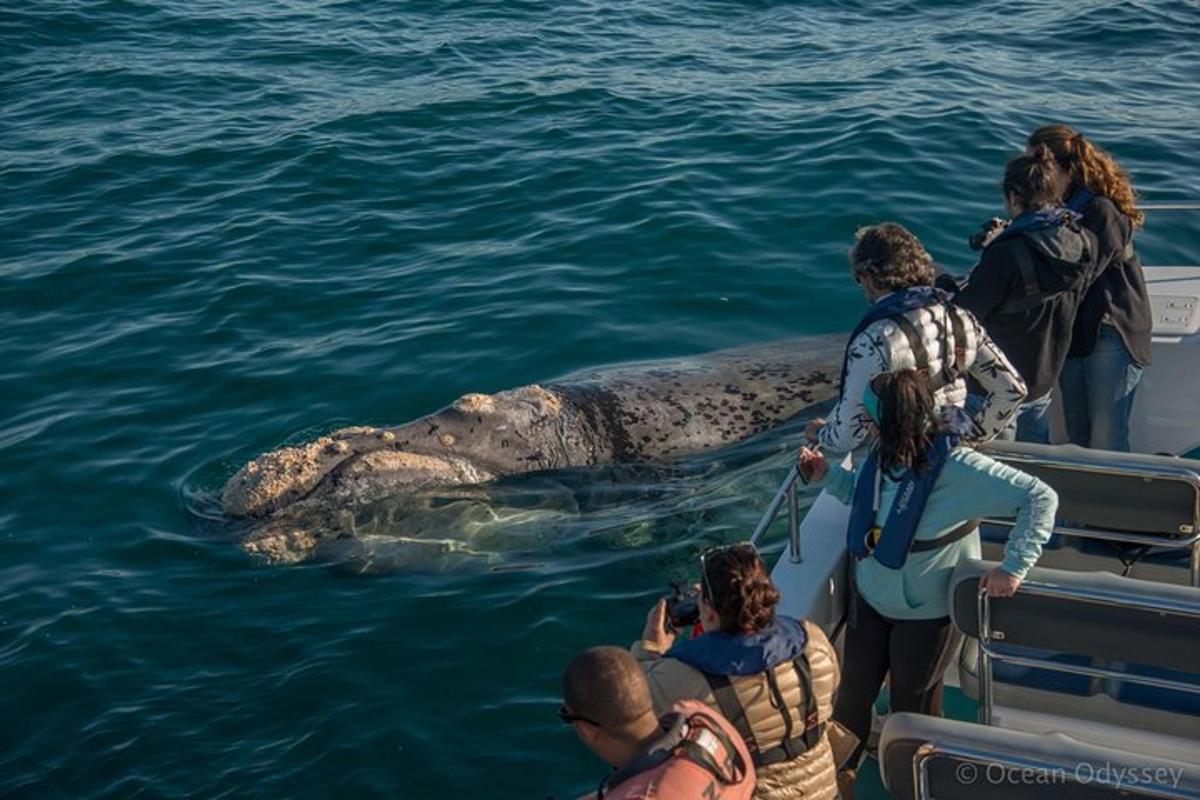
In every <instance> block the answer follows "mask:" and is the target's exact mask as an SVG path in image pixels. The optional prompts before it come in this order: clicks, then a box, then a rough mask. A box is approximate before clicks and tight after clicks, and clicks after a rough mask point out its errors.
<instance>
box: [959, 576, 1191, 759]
mask: <svg viewBox="0 0 1200 800" xmlns="http://www.w3.org/2000/svg"><path fill="white" fill-rule="evenodd" d="M993 566H995V565H994V564H992V563H989V562H984V561H976V560H967V561H964V562H962V563H960V564H959V566H958V567H957V568H956V570H955V573H954V577H953V578H952V580H951V586H950V607H951V616H952V619H953V622H954V625H955V626H956V627H957V628H958V629H959V630H961V631H962V632H963V633H964V634H965V635H966V636H968V637H970V638H971V639H973V640H977V639H978V638H979V635H980V629H981V620H980V609H979V600H978V595H979V578H980V576H981V575H982V574H983V573H984V572H986V571H987V570H988V569H990V568H991V567H993ZM1026 581H1027V584H1028V590H1027V591H1018V592H1017V594H1016V595H1015V596H1014V597H1011V598H1004V599H997V600H991V601H989V606H990V614H991V630H992V642H991V647H992V649H993V651H995V652H997V653H998V654H1000V655H1001V656H1002V657H1003V656H1004V655H1014V656H1024V657H1030V658H1035V659H1037V660H1038V661H1039V662H1041V663H1044V664H1046V665H1047V666H1049V665H1062V666H1075V667H1100V668H1104V669H1108V670H1112V671H1114V672H1116V673H1119V674H1120V675H1122V676H1123V675H1128V676H1129V680H1123V679H1121V678H1109V677H1095V676H1088V675H1081V674H1072V673H1068V672H1059V671H1055V670H1052V669H1045V668H1039V667H1037V666H1030V665H1025V664H1012V663H1006V662H1005V661H1004V660H1003V658H1002V657H1001V658H1000V659H996V660H994V661H993V670H992V679H993V684H994V686H995V695H996V698H997V699H998V701H999V702H1000V703H1001V704H1002V705H1013V706H1017V707H1019V706H1026V707H1029V708H1033V709H1042V710H1049V711H1067V710H1072V711H1074V712H1075V713H1077V714H1080V715H1085V716H1086V715H1087V713H1088V712H1087V707H1088V701H1089V699H1091V698H1098V699H1102V700H1103V702H1099V703H1096V704H1095V706H1096V708H1097V709H1098V710H1099V711H1102V712H1104V713H1105V714H1107V715H1108V716H1110V717H1114V718H1115V719H1114V721H1115V720H1119V719H1120V717H1121V714H1122V707H1124V708H1125V709H1126V710H1127V711H1128V710H1131V707H1133V708H1139V707H1140V708H1148V709H1154V710H1155V711H1156V712H1161V714H1162V715H1170V718H1167V717H1166V716H1160V717H1159V721H1158V722H1157V723H1156V724H1158V725H1159V726H1160V727H1163V728H1169V729H1171V730H1173V731H1178V732H1183V733H1185V735H1189V738H1200V693H1193V692H1188V691H1185V690H1182V689H1175V688H1170V687H1161V686H1157V687H1156V686H1147V685H1144V684H1141V683H1138V682H1137V679H1138V678H1139V677H1140V678H1145V677H1149V678H1165V679H1169V680H1175V681H1179V682H1182V683H1187V684H1195V685H1197V686H1200V613H1196V614H1193V615H1191V616H1188V615H1184V614H1179V613H1168V612H1166V611H1164V610H1162V609H1170V608H1181V607H1182V608H1191V609H1194V610H1195V611H1196V612H1200V589H1197V588H1194V587H1190V586H1175V585H1171V584H1164V583H1159V582H1156V581H1143V580H1137V579H1134V578H1123V577H1120V576H1117V575H1111V574H1108V573H1105V572H1070V571H1065V570H1055V569H1047V568H1041V567H1035V568H1034V569H1032V570H1030V571H1029V574H1028V575H1027V576H1026ZM1039 586H1049V587H1052V588H1053V589H1054V590H1055V591H1056V592H1057V593H1058V594H1064V593H1065V594H1067V595H1070V596H1047V595H1044V594H1038V593H1037V592H1038V590H1039V589H1038V587H1039ZM1156 609H1157V610H1156ZM972 644H973V645H975V643H972ZM976 651H977V645H975V646H970V647H967V648H964V657H963V661H962V662H961V664H960V667H961V668H960V679H961V684H962V688H963V691H964V692H965V693H966V694H967V695H968V696H971V697H973V698H975V699H979V695H980V692H979V686H978V677H977V674H978V672H977V666H976V664H975V663H974V655H975V653H976ZM1022 690H1025V691H1024V696H1025V699H1026V702H1022ZM1056 701H1057V702H1056ZM1048 704H1049V705H1050V706H1057V708H1054V707H1051V708H1047V707H1046V706H1047V705H1048Z"/></svg>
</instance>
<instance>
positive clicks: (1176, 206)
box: [1137, 203, 1200, 211]
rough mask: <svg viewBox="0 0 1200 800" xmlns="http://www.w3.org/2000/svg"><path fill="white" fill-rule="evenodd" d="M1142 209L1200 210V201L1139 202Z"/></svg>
mask: <svg viewBox="0 0 1200 800" xmlns="http://www.w3.org/2000/svg"><path fill="white" fill-rule="evenodd" d="M1137 207H1138V208H1139V209H1141V210H1142V211H1200V203H1138V206H1137Z"/></svg>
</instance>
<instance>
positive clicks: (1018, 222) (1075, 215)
mask: <svg viewBox="0 0 1200 800" xmlns="http://www.w3.org/2000/svg"><path fill="white" fill-rule="evenodd" d="M1082 191H1085V192H1086V191H1087V190H1086V189H1083V190H1082ZM1076 194H1077V195H1078V192H1077V193H1076ZM1093 197H1094V195H1093ZM1075 199H1076V198H1075V197H1072V198H1071V200H1072V202H1074V201H1075ZM1090 199H1091V197H1089V198H1088V200H1090ZM1086 203H1087V201H1086V200H1085V201H1084V204H1085V205H1086ZM1079 219H1080V215H1079V212H1078V211H1075V210H1074V209H1073V208H1063V207H1062V206H1053V207H1050V208H1043V209H1039V210H1037V211H1026V212H1025V213H1024V214H1022V215H1021V216H1019V217H1017V218H1016V219H1014V220H1013V221H1012V222H1010V223H1008V227H1007V228H1005V229H1004V230H1003V231H1001V232H1000V233H999V235H997V236H996V238H995V239H992V241H991V244H989V245H988V247H991V246H992V245H993V244H995V243H996V242H1002V241H1004V240H1005V239H1011V238H1012V237H1014V236H1020V235H1021V234H1024V233H1028V232H1030V231H1040V230H1045V229H1046V228H1057V227H1058V226H1059V225H1066V224H1067V223H1069V222H1078V221H1079Z"/></svg>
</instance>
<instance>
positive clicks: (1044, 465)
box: [983, 444, 1200, 586]
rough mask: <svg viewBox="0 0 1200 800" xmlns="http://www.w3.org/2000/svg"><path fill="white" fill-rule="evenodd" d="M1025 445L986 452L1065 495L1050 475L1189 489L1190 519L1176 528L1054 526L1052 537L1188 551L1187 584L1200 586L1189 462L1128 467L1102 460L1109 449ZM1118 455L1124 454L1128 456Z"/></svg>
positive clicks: (1196, 506)
mask: <svg viewBox="0 0 1200 800" xmlns="http://www.w3.org/2000/svg"><path fill="white" fill-rule="evenodd" d="M1023 446H1024V447H1025V449H1026V450H1027V451H1028V452H1013V451H1011V449H1002V450H1001V451H997V450H996V448H995V447H993V448H992V449H991V451H990V452H989V451H988V450H986V449H985V451H984V452H987V453H988V454H989V455H991V456H992V457H993V458H998V459H999V460H1001V461H1003V462H1005V463H1007V464H1009V465H1011V466H1014V467H1016V468H1017V469H1020V470H1023V471H1025V472H1030V473H1032V474H1034V475H1035V476H1037V477H1039V478H1041V479H1042V480H1044V481H1046V482H1047V483H1049V484H1050V485H1051V486H1052V487H1053V488H1054V489H1056V490H1057V491H1059V492H1060V494H1061V492H1063V491H1069V490H1070V487H1069V486H1064V485H1063V484H1061V483H1059V482H1058V481H1056V480H1054V479H1053V478H1052V477H1051V475H1053V474H1060V475H1065V474H1070V473H1074V474H1077V475H1097V476H1099V475H1104V476H1109V477H1119V478H1128V479H1131V480H1132V481H1134V482H1136V483H1137V484H1138V485H1144V484H1150V483H1152V482H1153V481H1170V482H1175V483H1178V484H1182V485H1183V486H1186V487H1189V489H1190V500H1189V504H1190V508H1189V509H1188V513H1187V517H1186V518H1185V517H1184V516H1182V514H1183V512H1182V511H1181V512H1180V517H1179V518H1178V519H1176V520H1175V522H1176V523H1178V525H1177V528H1176V530H1161V531H1158V532H1148V531H1145V530H1143V531H1141V532H1133V531H1123V530H1119V529H1110V528H1106V527H1101V526H1095V527H1093V526H1088V527H1079V526H1076V525H1063V524H1059V525H1055V527H1054V533H1057V534H1059V535H1061V536H1068V537H1071V538H1077V539H1091V540H1095V541H1106V542H1117V543H1121V544H1130V545H1141V546H1144V547H1151V548H1161V549H1165V550H1185V551H1188V553H1189V559H1188V577H1189V582H1190V583H1191V585H1192V586H1200V473H1197V471H1196V470H1195V469H1193V468H1191V467H1189V466H1187V464H1186V462H1170V463H1166V462H1164V463H1162V464H1152V463H1136V462H1135V463H1131V464H1126V465H1122V464H1116V463H1104V462H1102V461H1101V460H1100V459H1101V458H1102V457H1103V454H1104V452H1105V451H1099V450H1091V449H1086V448H1078V449H1070V450H1069V449H1066V448H1063V447H1057V446H1046V447H1032V446H1030V445H1028V444H1025V445H1023ZM999 447H1001V448H1004V445H999ZM1010 447H1011V446H1010ZM1034 450H1036V452H1034ZM1114 455H1120V456H1123V455H1124V454H1114ZM1155 499H1156V500H1157V499H1158V498H1155ZM1184 520H1186V521H1184ZM983 521H984V522H985V523H987V524H989V525H999V526H1004V527H1012V525H1013V524H1014V520H1012V519H995V518H988V519H985V520H983Z"/></svg>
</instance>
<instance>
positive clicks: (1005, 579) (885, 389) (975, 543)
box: [800, 370, 1058, 742]
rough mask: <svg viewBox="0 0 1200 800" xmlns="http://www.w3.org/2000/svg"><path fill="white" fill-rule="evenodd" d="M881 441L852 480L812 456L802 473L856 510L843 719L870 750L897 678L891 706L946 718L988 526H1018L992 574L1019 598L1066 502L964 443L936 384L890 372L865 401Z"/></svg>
mask: <svg viewBox="0 0 1200 800" xmlns="http://www.w3.org/2000/svg"><path fill="white" fill-rule="evenodd" d="M863 402H864V405H865V407H866V409H867V413H868V414H869V415H870V416H871V418H872V419H873V420H875V423H876V426H877V427H878V432H879V436H878V438H877V443H876V445H875V447H874V449H873V450H872V452H871V454H870V455H869V456H868V457H867V459H866V460H865V461H864V462H863V463H862V464H861V465H859V467H858V468H857V469H856V470H855V471H853V472H852V471H850V470H847V469H844V468H841V467H838V468H834V469H830V468H829V466H828V464H827V462H826V461H825V458H824V456H822V455H821V454H820V453H819V452H815V451H812V450H809V449H807V448H805V449H804V450H802V451H801V454H800V470H801V475H802V476H803V477H804V478H805V479H806V480H810V481H820V482H821V483H822V485H823V486H824V488H825V489H826V490H828V491H829V492H830V493H831V494H833V495H834V496H835V497H837V498H838V499H839V500H841V501H842V502H844V503H849V504H850V505H851V520H850V529H849V531H848V535H847V547H848V549H849V550H850V553H851V557H852V562H853V563H852V570H853V578H854V583H855V585H856V587H857V591H856V592H854V595H855V596H854V599H853V600H852V602H853V603H854V606H853V607H852V609H851V613H850V624H849V626H848V629H847V636H846V652H845V656H844V658H843V677H842V686H841V691H840V692H839V693H838V701H837V707H836V709H835V710H834V719H836V720H837V721H838V722H840V723H842V724H843V725H844V726H846V727H847V728H849V729H850V730H851V731H852V732H853V733H854V734H856V735H857V736H858V737H859V739H860V740H861V741H863V742H865V741H866V740H867V735H868V734H869V733H870V726H871V706H872V704H873V703H874V702H875V697H876V695H877V694H878V693H879V688H880V686H881V685H882V684H883V680H884V678H885V676H887V675H888V674H889V672H890V674H891V683H890V685H891V708H892V710H893V711H912V712H917V713H924V714H940V713H941V689H942V673H943V672H945V669H946V667H947V666H948V664H949V661H950V659H951V658H952V657H953V655H954V653H955V652H956V650H957V644H958V637H957V636H956V635H955V631H954V627H953V626H952V625H951V624H950V611H949V606H948V603H947V598H946V595H947V592H948V591H949V586H950V578H951V576H952V574H953V573H954V568H955V565H957V564H958V562H959V560H960V559H962V558H978V557H979V556H980V543H979V530H978V527H977V523H978V518H980V517H1014V518H1015V520H1016V522H1015V524H1014V526H1013V528H1012V532H1011V533H1010V535H1009V538H1008V544H1007V545H1006V547H1005V550H1004V560H1003V561H1002V562H1001V564H1000V566H999V567H997V568H996V569H993V570H991V571H990V572H988V573H987V575H985V576H984V578H983V581H982V585H983V586H984V587H986V588H987V591H988V594H989V595H990V596H992V597H1011V596H1012V595H1013V594H1014V593H1015V592H1016V590H1017V587H1019V586H1020V585H1021V580H1022V579H1023V578H1024V577H1025V573H1026V572H1028V570H1029V568H1030V567H1032V566H1033V564H1034V562H1035V561H1037V559H1038V557H1039V556H1040V555H1041V552H1042V545H1043V544H1045V542H1046V541H1047V540H1048V539H1049V538H1050V533H1051V531H1052V529H1053V527H1054V513H1055V511H1056V509H1057V508H1058V496H1057V495H1056V494H1055V493H1054V490H1053V489H1051V488H1050V487H1049V486H1047V485H1046V484H1045V483H1043V482H1041V481H1040V480H1038V479H1037V478H1034V477H1032V476H1030V475H1027V474H1025V473H1023V472H1020V471H1019V470H1016V469H1013V468H1012V467H1009V466H1007V465H1005V464H1001V463H1000V462H998V461H996V460H994V459H992V458H989V457H987V456H985V455H983V454H982V453H978V452H976V451H975V450H973V449H971V448H970V447H966V446H963V445H959V444H958V436H957V435H956V434H955V432H954V430H953V428H954V424H953V417H949V416H940V415H939V414H938V411H937V409H936V408H935V406H934V402H933V395H932V393H931V392H930V389H929V382H928V379H927V378H926V377H925V376H924V375H923V374H922V373H919V372H916V371H914V370H899V371H896V372H885V373H882V374H880V375H878V376H876V378H874V379H873V380H872V382H871V384H870V385H869V386H868V387H867V390H866V392H865V393H864V397H863Z"/></svg>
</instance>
